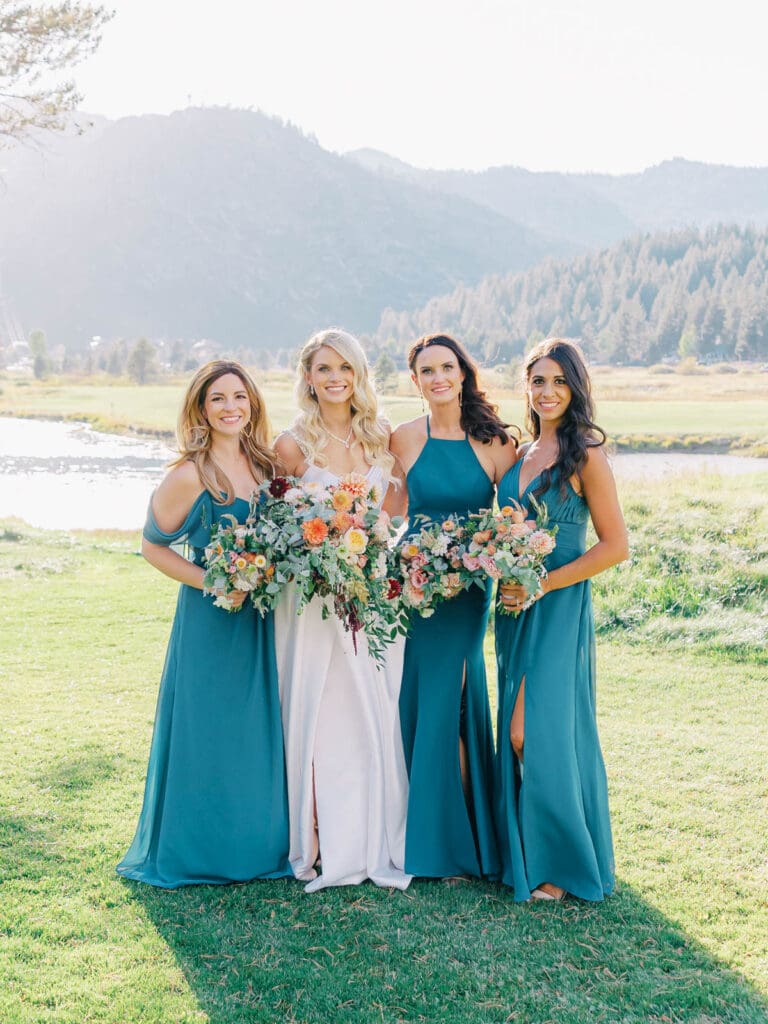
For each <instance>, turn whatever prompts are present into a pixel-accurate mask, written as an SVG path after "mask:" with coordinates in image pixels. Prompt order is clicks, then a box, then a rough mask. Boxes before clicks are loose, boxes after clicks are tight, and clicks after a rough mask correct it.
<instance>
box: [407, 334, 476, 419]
mask: <svg viewBox="0 0 768 1024" xmlns="http://www.w3.org/2000/svg"><path fill="white" fill-rule="evenodd" d="M411 377H412V379H413V381H414V383H415V384H416V386H417V387H418V389H419V390H420V391H421V393H422V395H424V397H425V398H426V400H427V401H428V402H429V404H430V405H448V404H450V403H451V402H458V400H459V396H460V395H461V386H462V384H463V383H464V371H463V370H462V368H461V366H460V365H459V360H458V357H457V356H456V354H455V352H454V351H453V350H452V349H450V348H448V347H447V346H446V345H429V346H428V347H427V348H424V349H422V350H421V352H419V354H418V356H417V357H416V362H415V364H414V367H413V373H412V375H411Z"/></svg>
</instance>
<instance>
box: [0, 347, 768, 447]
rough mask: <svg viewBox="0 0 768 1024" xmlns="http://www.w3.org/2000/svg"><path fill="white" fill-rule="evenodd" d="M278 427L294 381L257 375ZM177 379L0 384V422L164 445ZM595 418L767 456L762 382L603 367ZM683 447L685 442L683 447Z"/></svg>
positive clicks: (637, 431) (508, 402)
mask: <svg viewBox="0 0 768 1024" xmlns="http://www.w3.org/2000/svg"><path fill="white" fill-rule="evenodd" d="M257 377H258V379H259V380H260V381H262V383H263V388H264V393H265V398H266V401H267V406H268V409H269V413H270V417H271V419H272V422H273V425H274V426H275V428H276V429H282V428H283V427H285V426H287V425H288V423H289V422H290V421H291V419H292V418H293V415H294V405H293V395H292V375H291V374H289V373H286V372H278V371H269V372H268V373H266V374H265V373H264V372H258V373H257ZM486 385H487V387H488V389H489V393H490V394H491V395H492V397H494V399H495V400H497V401H498V402H499V404H500V407H501V411H502V413H503V415H504V416H505V417H506V418H507V419H508V420H509V421H510V422H512V423H516V424H518V425H522V417H523V403H522V400H521V398H520V396H519V392H517V391H516V390H510V388H509V380H508V379H507V378H505V377H503V375H500V374H498V373H492V372H491V373H489V374H488V375H487V380H486ZM184 386H185V381H184V380H182V379H179V380H177V381H174V382H173V383H165V384H154V385H147V386H145V387H138V386H136V385H131V384H126V383H110V382H109V381H108V379H106V378H100V379H98V380H95V381H92V382H88V381H86V382H80V383H73V382H70V381H66V380H64V379H62V380H61V381H48V382H36V381H18V380H15V379H8V378H6V379H0V415H3V414H13V415H23V416H45V417H48V418H60V417H61V418H68V419H87V420H89V421H90V422H92V423H93V424H94V426H97V427H99V428H101V429H105V430H123V431H124V430H132V431H138V432H147V433H159V434H161V435H163V436H167V437H170V436H171V434H172V432H173V428H174V425H175V422H176V415H177V412H178V407H179V403H180V401H181V396H182V394H183V391H184ZM595 394H596V397H597V402H598V420H599V422H600V424H601V425H602V426H603V427H604V428H605V429H606V430H607V432H608V433H609V434H610V436H611V437H612V438H613V439H614V440H616V441H618V443H619V446H620V447H621V448H622V449H627V450H631V449H641V450H648V451H650V450H654V449H655V450H660V449H662V450H665V449H667V448H669V447H679V448H683V449H685V448H690V447H694V448H697V449H699V450H707V449H710V450H715V449H717V450H728V449H730V448H733V449H734V450H736V449H738V450H747V451H750V450H751V451H752V453H753V454H763V455H764V454H766V453H768V374H764V373H759V372H757V371H756V370H750V371H744V372H742V373H715V372H707V373H704V374H700V375H693V376H685V375H680V374H674V373H671V374H669V375H657V374H654V373H652V372H651V371H649V370H644V369H635V368H632V369H630V368H626V369H611V368H608V367H604V368H597V369H596V370H595ZM383 404H384V408H385V410H386V413H387V415H388V416H389V418H390V420H391V421H392V423H394V424H397V423H401V422H402V421H403V420H406V419H411V418H412V417H414V416H417V415H419V414H420V412H421V402H420V400H419V398H418V395H417V393H416V391H415V389H414V388H413V387H412V385H411V384H410V382H409V381H408V379H407V376H406V375H405V374H401V376H400V379H399V382H398V386H397V389H396V390H395V391H394V392H390V393H387V394H385V395H384V398H383ZM686 439H687V440H686Z"/></svg>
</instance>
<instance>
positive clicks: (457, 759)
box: [388, 334, 517, 878]
mask: <svg viewBox="0 0 768 1024" xmlns="http://www.w3.org/2000/svg"><path fill="white" fill-rule="evenodd" d="M408 365H409V366H410V368H411V374H412V379H413V381H414V383H415V384H416V385H417V387H418V388H419V390H420V392H421V394H422V397H423V399H424V401H426V403H427V405H428V407H429V412H428V414H427V415H426V416H420V417H418V418H417V419H415V420H412V421H411V422H409V423H403V424H402V425H401V426H399V427H398V428H397V430H395V431H394V433H393V435H392V442H391V446H392V452H393V454H394V455H395V456H396V458H397V459H398V461H399V463H400V466H401V468H402V471H403V472H404V474H405V486H402V485H401V486H400V488H399V489H397V490H391V491H390V495H389V506H388V507H389V508H390V510H391V511H392V512H393V513H394V514H402V513H403V512H405V511H406V510H407V514H408V517H409V523H410V528H411V529H412V530H414V531H415V530H417V529H418V528H419V527H420V525H421V523H423V522H424V521H425V520H426V521H435V520H444V519H447V518H449V517H450V518H456V519H462V518H464V517H466V516H467V514H468V513H470V512H477V511H478V510H479V509H481V508H490V507H491V505H492V504H493V497H494V483H495V481H497V480H500V479H501V477H502V476H503V475H504V473H505V471H506V470H507V469H508V468H509V466H510V465H511V464H512V463H513V462H514V460H515V458H516V451H517V441H516V440H515V439H514V438H513V437H511V436H510V435H509V433H508V431H507V425H506V424H504V423H503V422H502V421H501V419H500V418H499V415H498V412H497V410H496V407H495V406H494V405H492V404H491V402H489V401H488V399H487V398H486V396H485V393H484V392H483V391H482V390H481V389H480V387H479V385H478V380H477V367H476V366H475V364H474V362H473V361H472V359H471V357H470V356H469V354H468V353H467V351H466V350H465V349H464V347H463V346H462V345H460V344H459V343H458V342H457V341H456V340H455V339H454V338H451V337H450V336H449V335H446V334H433V335H428V336H427V337H424V338H421V339H420V340H419V341H418V342H416V344H415V345H414V346H413V347H412V348H411V350H410V353H409V355H408ZM490 598H491V591H490V588H488V590H487V591H482V590H480V589H478V588H476V587H473V588H472V589H471V590H467V591H464V592H463V593H461V594H459V595H458V596H457V597H454V598H452V599H451V600H449V601H445V602H443V603H442V604H440V605H438V607H437V609H436V610H435V613H434V615H432V616H431V617H430V618H422V617H420V616H419V615H418V614H417V613H413V614H412V616H411V622H410V630H409V634H408V639H407V641H406V645H405V665H404V670H403V682H402V687H401V690H400V725H401V729H402V734H403V746H404V748H405V759H406V765H407V768H408V775H409V779H410V795H409V801H408V818H407V824H406V835H405V870H406V871H407V872H409V873H410V874H414V875H421V876H426V877H431V878H448V877H455V876H462V875H474V876H485V877H494V876H496V875H497V874H498V871H499V857H498V852H497V848H496V839H495V835H494V826H493V817H492V806H491V792H492V781H493V731H492V727H491V716H490V710H489V706H488V690H487V686H486V676H485V663H484V660H483V639H484V636H485V626H486V622H487V620H488V610H489V603H490Z"/></svg>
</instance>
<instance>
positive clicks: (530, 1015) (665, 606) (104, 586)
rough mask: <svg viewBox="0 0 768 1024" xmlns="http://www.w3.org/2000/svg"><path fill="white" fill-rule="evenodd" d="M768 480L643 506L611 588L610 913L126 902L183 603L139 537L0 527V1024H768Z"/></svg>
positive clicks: (686, 488) (402, 900)
mask: <svg viewBox="0 0 768 1024" xmlns="http://www.w3.org/2000/svg"><path fill="white" fill-rule="evenodd" d="M766 498H768V476H766V475H765V474H762V475H755V476H754V477H752V478H738V479H737V480H736V481H733V480H727V481H723V480H721V479H720V478H717V477H713V478H698V479H696V478H685V480H684V481H683V482H682V483H678V484H676V485H675V484H671V483H670V482H669V481H664V482H661V483H658V484H648V485H647V486H645V487H644V489H643V491H642V492H641V493H638V492H637V491H636V489H633V491H632V492H631V493H627V494H626V495H624V502H625V508H626V512H627V519H628V522H629V524H630V526H631V528H632V533H633V555H632V561H631V562H630V563H629V564H628V565H627V566H625V567H622V568H621V569H619V570H612V571H611V572H609V573H607V574H605V576H604V577H603V578H602V579H600V580H598V581H597V582H596V586H595V595H596V610H597V622H598V626H599V634H598V642H599V652H598V656H599V708H600V722H601V731H602V738H603V746H604V752H605V756H606V761H607V765H608V771H609V778H610V786H611V799H612V809H613V822H614V831H615V843H616V853H617V867H618V887H617V892H616V894H615V895H614V896H612V897H611V898H610V899H609V900H607V901H606V902H605V903H604V904H601V905H595V906H590V905H587V904H581V903H577V902H569V903H565V904H562V905H557V906H552V905H546V904H530V905H517V904H514V903H513V902H512V898H511V896H510V893H509V892H508V891H507V890H505V889H504V888H502V887H500V886H496V885H492V884H486V883H480V882H468V883H465V884H462V885H459V886H456V887H449V886H446V885H445V884H444V883H441V882H415V883H414V884H413V885H412V886H411V888H410V889H409V890H408V891H407V892H406V893H398V892H388V891H381V890H378V889H376V888H375V887H374V886H372V885H368V884H366V885H362V886H358V887H352V888H343V889H338V890H331V891H326V892H323V893H320V894H317V895H314V896H307V895H305V894H304V893H303V891H302V889H301V886H300V885H299V884H297V883H293V882H288V881H283V882H266V883H254V884H251V885H245V886H230V887H225V888H219V887H215V886H203V887H194V888H190V889H187V890H182V891H177V892H166V891H157V890H153V889H151V888H149V887H144V886H141V885H140V884H137V883H132V882H127V881H125V880H122V879H119V878H118V877H117V876H116V875H115V874H114V865H115V863H116V862H117V860H118V859H119V858H120V856H121V855H122V854H123V853H124V851H125V849H126V847H127V845H128V843H129V841H130V839H131V837H132V834H133V829H134V826H135V823H136V818H137V815H138V811H139V806H140V800H141V792H142V786H143V774H144V771H145V767H146V757H147V753H148V747H149V739H150V734H151V728H152V719H153V714H154V705H155V700H156V695H157V684H158V680H159V676H160V670H161V666H162V660H163V655H164V649H165V643H166V640H167V636H168V630H169V625H170V620H171V616H172V612H173V604H174V594H175V590H176V585H175V584H174V583H172V582H171V581H170V580H167V579H166V578H164V577H162V576H160V575H159V574H158V573H156V572H155V571H154V570H152V569H151V568H150V567H149V566H148V565H146V563H144V562H143V560H142V559H141V558H140V557H139V556H137V554H136V548H137V543H138V538H137V537H136V536H131V535H125V534H113V533H108V532H105V533H89V534H78V533H44V532H41V531H37V530H33V529H31V528H29V527H27V526H25V525H23V524H20V523H18V522H5V523H2V524H0V598H1V599H2V606H3V610H4V613H3V616H2V618H1V619H0V652H2V653H1V654H0V658H1V659H2V661H1V664H0V669H1V671H0V677H1V678H2V694H3V717H2V729H1V730H0V1021H2V1024H49V1022H50V1024H54V1022H55V1024H84V1022H89V1024H193V1022H194V1024H273V1022H275V1024H276V1022H288V1024H299V1022H301V1024H328V1022H333V1024H336V1022H339V1024H352V1022H354V1024H375V1022H383V1024H390V1022H396V1021H398V1022H409V1024H417V1022H428V1024H433V1022H451V1024H453V1022H456V1024H497V1022H498V1024H502V1022H519V1024H548V1022H551V1024H595V1022H603V1024H645V1022H653V1024H682V1022H685V1024H719V1022H732V1024H765V1022H766V1021H768V900H767V899H766V893H767V892H768V834H767V831H766V800H767V799H768V728H766V726H767V725H768V713H767V712H766V704H765V701H766V683H767V682H768V679H767V678H766V676H767V675H768V671H767V670H766V654H765V650H766V639H768V637H766V606H765V605H766V602H765V598H766V589H767V586H766V584H767V583H768V554H767V553H766V542H765V537H766V533H767V531H768V501H766Z"/></svg>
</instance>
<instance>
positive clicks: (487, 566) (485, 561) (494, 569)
mask: <svg viewBox="0 0 768 1024" xmlns="http://www.w3.org/2000/svg"><path fill="white" fill-rule="evenodd" d="M477 560H478V562H479V563H480V567H481V568H482V569H484V570H485V572H487V573H488V575H489V576H490V577H491V579H492V580H499V579H501V572H500V571H499V567H498V566H497V565H496V563H495V562H494V560H493V559H492V558H489V557H488V555H478V558H477Z"/></svg>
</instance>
